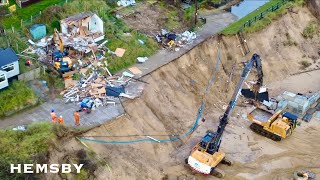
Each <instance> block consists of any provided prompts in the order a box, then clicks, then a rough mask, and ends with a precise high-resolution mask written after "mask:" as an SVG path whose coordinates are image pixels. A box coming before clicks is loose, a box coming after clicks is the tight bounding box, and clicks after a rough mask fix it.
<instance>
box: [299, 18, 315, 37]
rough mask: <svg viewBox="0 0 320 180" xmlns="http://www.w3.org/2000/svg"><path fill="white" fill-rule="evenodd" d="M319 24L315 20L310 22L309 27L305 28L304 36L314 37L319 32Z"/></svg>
mask: <svg viewBox="0 0 320 180" xmlns="http://www.w3.org/2000/svg"><path fill="white" fill-rule="evenodd" d="M318 28H319V27H318V24H317V22H315V21H312V22H310V23H309V24H308V26H307V27H305V28H304V30H303V33H302V36H303V37H304V38H310V39H312V38H313V37H314V36H315V35H317V34H318V31H319V30H318Z"/></svg>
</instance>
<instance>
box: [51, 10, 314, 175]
mask: <svg viewBox="0 0 320 180" xmlns="http://www.w3.org/2000/svg"><path fill="white" fill-rule="evenodd" d="M294 12H297V13H287V14H286V15H284V16H283V17H282V18H280V19H279V20H276V21H275V22H273V23H272V24H271V25H270V26H268V27H267V28H266V29H264V30H262V31H261V32H258V33H254V34H250V35H249V36H248V37H247V43H248V46H249V47H250V50H251V51H252V52H251V53H250V54H248V55H247V56H246V57H243V56H242V53H241V51H240V46H239V43H238V39H237V37H235V36H234V37H222V39H221V41H218V38H217V37H212V38H209V39H207V40H206V41H204V42H203V43H200V44H199V45H198V46H197V47H195V48H193V49H192V50H190V51H189V52H187V53H186V54H184V55H182V56H181V57H179V58H178V59H177V60H175V61H173V62H171V63H168V64H166V65H165V66H163V67H161V68H159V69H157V70H155V71H153V72H152V73H150V74H147V75H146V76H144V77H143V78H142V80H144V81H146V82H148V83H149V84H148V85H147V86H146V88H145V90H144V93H143V95H142V96H141V97H140V98H137V99H135V100H132V101H126V102H124V110H125V112H126V114H125V115H124V116H122V117H120V118H118V119H115V120H112V121H109V122H107V123H105V124H103V125H101V126H100V127H97V128H94V129H92V130H90V131H88V132H86V133H85V134H83V135H82V136H86V137H87V138H91V139H95V140H104V141H124V140H136V139H139V138H145V137H146V136H150V137H152V138H155V139H168V138H170V137H175V136H176V135H180V134H183V133H185V132H186V131H188V129H189V128H190V127H191V126H192V125H193V123H194V121H195V119H196V115H197V112H198V109H199V107H200V104H201V101H202V98H205V100H206V102H205V109H204V112H203V117H204V118H205V119H206V121H205V122H200V123H199V126H198V127H197V128H196V130H195V131H194V132H193V133H192V134H191V135H190V136H188V137H185V138H182V139H180V140H178V141H175V142H170V143H157V142H142V143H133V144H122V145H120V144H104V143H101V142H100V143H98V142H91V141H83V143H84V144H85V145H86V146H87V147H89V148H90V149H91V150H92V151H94V152H95V153H96V154H97V155H98V156H99V157H100V159H102V160H103V161H105V162H106V163H107V165H106V166H101V167H99V168H98V170H97V171H96V172H95V173H94V176H95V178H97V179H162V178H164V179H177V178H178V179H215V177H212V176H208V177H204V176H202V175H199V174H194V173H193V172H192V171H191V170H190V169H189V168H188V167H187V166H185V163H184V159H185V158H187V157H188V155H189V153H190V150H191V149H192V147H193V146H194V145H195V144H196V143H197V142H198V141H199V140H200V138H201V137H202V136H203V135H204V134H205V132H206V131H207V130H208V129H211V130H216V128H217V124H218V118H219V116H221V115H222V114H223V112H224V107H225V106H226V105H227V103H228V100H229V98H230V97H231V95H232V93H233V88H234V85H235V84H236V82H237V81H238V79H239V76H240V73H241V71H242V68H243V66H242V63H241V62H244V61H246V60H248V59H250V57H251V55H252V54H253V53H258V54H259V55H260V56H261V58H262V63H263V71H264V78H265V81H264V82H265V83H264V84H265V85H266V86H267V87H268V88H269V91H270V94H271V96H277V95H279V94H280V93H282V92H283V91H291V92H294V93H310V92H316V91H319V90H320V83H319V82H320V76H319V73H320V71H319V70H314V71H310V72H306V73H301V74H297V75H292V76H290V74H294V73H298V72H302V71H305V70H308V69H310V68H314V67H316V66H317V65H318V64H319V62H320V53H319V51H320V37H319V36H316V37H314V38H313V39H305V38H304V37H302V35H301V32H302V31H303V29H304V28H305V27H306V26H307V25H308V23H309V22H311V21H316V18H315V17H314V16H313V15H312V14H311V13H310V11H309V10H308V9H307V8H306V7H303V8H296V9H294ZM288 37H290V39H291V40H293V41H295V42H296V45H290V46H288V45H286V43H285V42H287V41H288V40H289V39H288ZM218 42H220V43H218ZM218 47H221V64H220V65H219V70H218V71H217V75H216V77H215V82H214V84H213V86H212V87H211V89H210V92H209V93H208V94H207V95H206V96H203V92H204V90H205V87H206V86H207V84H208V82H209V79H210V78H211V76H212V69H214V68H215V65H216V63H217V57H218V53H217V52H218V49H219V48H218ZM302 60H304V61H308V62H310V63H312V65H311V66H310V67H307V68H303V67H301V63H300V62H301V61H302ZM233 66H234V67H235V68H234V72H233V71H232V67H233ZM231 74H232V75H231ZM230 75H231V77H230ZM230 79H232V80H231V81H230ZM248 80H252V79H251V76H249V78H248ZM243 100H244V99H241V98H240V99H239V102H238V104H237V106H236V108H235V111H234V113H233V114H232V117H231V118H230V121H229V124H228V126H227V128H226V131H225V133H224V136H223V140H222V145H221V150H222V151H224V152H225V153H226V156H227V157H229V159H231V160H233V161H234V165H233V166H231V167H228V166H224V165H221V166H220V168H221V169H223V170H224V171H225V172H226V177H225V179H292V175H293V172H294V171H295V170H299V169H308V170H311V171H313V172H315V173H316V174H317V177H320V170H319V164H320V154H319V149H320V133H319V128H320V121H319V120H316V119H312V120H311V122H310V123H306V122H302V123H301V126H299V127H297V128H296V130H295V131H294V134H293V135H292V136H290V137H288V138H287V139H283V140H282V141H281V142H274V141H272V140H269V139H267V138H265V137H262V136H260V135H257V134H255V133H253V132H252V131H251V130H250V129H249V125H250V124H251V123H250V122H249V121H248V120H247V119H246V113H248V112H250V110H252V108H253V107H252V106H251V105H247V104H245V103H243ZM86 146H84V145H83V144H82V143H80V142H79V141H77V140H76V139H74V138H71V139H68V140H65V141H64V143H63V145H62V146H61V147H59V149H58V150H56V149H53V150H52V152H51V153H50V162H49V163H57V162H59V163H62V162H64V161H65V157H66V156H67V155H68V154H75V152H76V151H78V150H80V149H83V148H87V147H86ZM55 176H58V175H54V174H49V175H48V178H49V179H54V178H56V177H55Z"/></svg>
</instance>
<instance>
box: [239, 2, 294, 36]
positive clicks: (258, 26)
mask: <svg viewBox="0 0 320 180" xmlns="http://www.w3.org/2000/svg"><path fill="white" fill-rule="evenodd" d="M290 6H292V3H287V4H285V5H283V6H281V8H279V9H278V10H276V11H274V12H270V13H268V14H267V15H266V16H265V17H264V18H263V19H261V20H259V21H257V22H255V23H253V24H252V25H251V26H250V27H245V28H244V31H245V32H248V33H253V32H257V31H260V30H262V29H264V28H265V27H266V26H268V25H269V24H271V23H272V21H273V20H276V19H278V18H280V17H282V16H283V15H284V14H285V13H286V12H287V10H288V9H287V8H289V7H290Z"/></svg>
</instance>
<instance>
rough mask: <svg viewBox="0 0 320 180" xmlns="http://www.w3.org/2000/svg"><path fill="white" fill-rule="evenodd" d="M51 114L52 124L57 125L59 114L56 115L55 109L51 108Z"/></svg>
mask: <svg viewBox="0 0 320 180" xmlns="http://www.w3.org/2000/svg"><path fill="white" fill-rule="evenodd" d="M50 115H51V119H52V124H54V125H55V124H56V122H57V116H56V113H55V112H54V109H52V110H51V113H50Z"/></svg>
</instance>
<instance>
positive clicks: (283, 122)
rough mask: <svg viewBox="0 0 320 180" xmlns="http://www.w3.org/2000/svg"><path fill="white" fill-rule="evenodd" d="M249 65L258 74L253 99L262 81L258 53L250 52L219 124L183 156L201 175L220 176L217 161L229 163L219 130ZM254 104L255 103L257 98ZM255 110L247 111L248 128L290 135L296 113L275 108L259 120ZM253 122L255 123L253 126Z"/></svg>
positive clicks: (221, 172)
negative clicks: (263, 119)
mask: <svg viewBox="0 0 320 180" xmlns="http://www.w3.org/2000/svg"><path fill="white" fill-rule="evenodd" d="M253 67H254V68H256V70H257V77H258V80H257V81H256V83H255V84H254V86H253V87H252V91H253V93H254V96H255V100H256V102H257V100H258V95H259V90H260V87H261V86H262V84H263V71H262V64H261V59H260V56H259V55H258V54H254V55H253V56H252V58H251V59H250V60H249V61H248V62H247V63H246V65H245V67H244V69H243V72H242V74H241V78H240V80H239V82H238V84H237V86H236V89H235V91H234V93H233V95H232V98H231V100H230V102H229V104H228V106H227V109H226V111H225V113H224V114H223V115H222V116H220V118H219V126H218V129H217V131H216V132H214V131H210V130H208V131H207V132H206V135H205V136H204V137H203V138H202V139H201V141H200V142H199V143H198V144H197V145H196V146H194V147H193V149H192V150H191V153H190V155H189V157H188V158H187V159H186V163H187V164H188V165H189V166H190V167H191V168H192V169H193V170H194V171H196V172H199V173H201V174H204V175H209V174H211V175H214V176H216V177H219V178H222V177H223V176H224V172H223V171H222V170H221V169H219V168H217V166H218V165H219V164H220V163H222V164H226V165H228V166H231V165H232V162H231V161H230V160H228V159H226V157H225V153H224V152H223V151H221V150H220V144H221V140H222V135H223V132H224V130H225V127H226V126H227V124H228V120H229V117H230V115H231V113H232V111H233V109H234V107H235V105H236V102H237V99H238V97H239V94H240V92H241V90H242V85H243V84H244V81H245V80H246V79H247V77H248V75H249V72H250V71H251V69H252V68H253ZM257 104H259V103H258V102H257ZM256 111H259V110H256ZM256 111H253V112H251V114H249V115H248V118H249V119H250V120H251V121H253V122H254V123H253V124H252V125H251V126H250V128H251V129H252V130H253V131H254V132H257V133H260V134H261V135H265V136H266V137H276V139H277V140H278V139H279V138H278V137H277V136H281V137H284V136H287V135H290V134H291V133H292V132H293V130H294V128H295V127H296V124H297V123H296V119H297V117H296V116H294V115H293V114H290V113H288V112H284V113H282V112H281V111H279V112H277V113H275V114H273V115H272V114H271V116H268V117H270V118H267V120H265V121H264V122H263V123H261V121H262V120H257V119H258V117H261V116H255V113H254V112H256ZM257 126H259V127H258V128H257ZM261 127H262V128H261ZM264 127H267V128H264ZM256 129H258V130H256ZM261 129H264V131H262V130H261ZM266 131H267V132H268V133H269V134H268V135H266ZM261 132H262V133H261ZM279 132H281V133H279ZM271 139H272V138H271Z"/></svg>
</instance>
